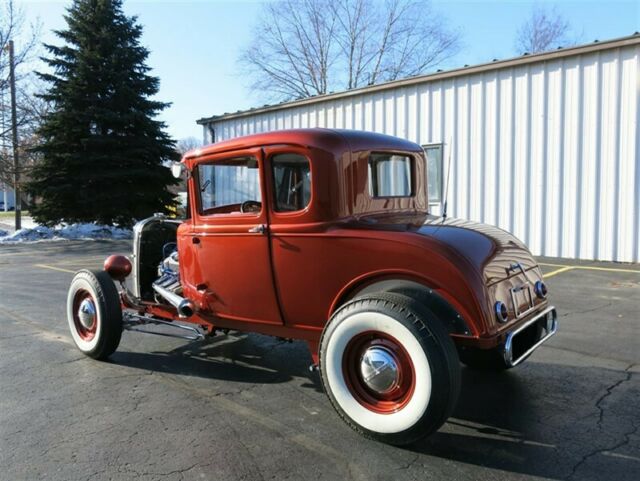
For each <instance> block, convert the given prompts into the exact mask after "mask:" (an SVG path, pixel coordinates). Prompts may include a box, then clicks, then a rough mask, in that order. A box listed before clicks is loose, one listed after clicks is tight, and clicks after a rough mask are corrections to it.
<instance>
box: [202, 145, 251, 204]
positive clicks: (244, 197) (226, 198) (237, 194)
mask: <svg viewBox="0 0 640 481" xmlns="http://www.w3.org/2000/svg"><path fill="white" fill-rule="evenodd" d="M198 183H199V190H200V209H201V213H203V214H231V213H236V214H237V213H256V212H260V211H261V210H262V204H261V202H260V201H261V194H260V171H259V169H258V161H257V160H256V159H255V158H254V157H239V158H234V159H228V160H224V161H221V162H216V163H213V164H201V165H199V166H198Z"/></svg>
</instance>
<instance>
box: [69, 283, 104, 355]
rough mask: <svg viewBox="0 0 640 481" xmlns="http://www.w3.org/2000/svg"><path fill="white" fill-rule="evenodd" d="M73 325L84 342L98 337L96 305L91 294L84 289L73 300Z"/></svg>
mask: <svg viewBox="0 0 640 481" xmlns="http://www.w3.org/2000/svg"><path fill="white" fill-rule="evenodd" d="M91 310H92V311H91ZM73 324H74V326H75V328H76V332H77V333H78V336H79V337H80V339H82V340H83V341H87V342H88V341H91V340H92V339H93V338H94V337H95V336H96V332H97V330H98V314H97V308H96V303H95V300H94V298H93V296H92V295H91V293H90V292H89V291H86V290H84V289H79V290H78V291H77V292H76V293H75V296H74V298H73Z"/></svg>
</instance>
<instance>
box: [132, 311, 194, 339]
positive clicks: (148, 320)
mask: <svg viewBox="0 0 640 481" xmlns="http://www.w3.org/2000/svg"><path fill="white" fill-rule="evenodd" d="M147 324H152V325H161V326H169V327H172V328H174V329H180V330H183V331H188V332H192V333H193V335H186V334H172V333H169V332H158V331H148V330H146V329H138V328H139V327H140V326H145V325H147ZM122 329H123V330H125V331H132V332H142V333H144V334H154V335H156V336H164V337H175V338H178V339H185V340H187V341H201V340H203V339H204V334H202V333H201V332H200V331H199V330H198V329H196V328H195V327H192V326H185V325H182V324H176V323H175V322H169V321H161V320H160V319H154V318H152V317H146V316H141V315H139V314H132V313H130V312H123V313H122Z"/></svg>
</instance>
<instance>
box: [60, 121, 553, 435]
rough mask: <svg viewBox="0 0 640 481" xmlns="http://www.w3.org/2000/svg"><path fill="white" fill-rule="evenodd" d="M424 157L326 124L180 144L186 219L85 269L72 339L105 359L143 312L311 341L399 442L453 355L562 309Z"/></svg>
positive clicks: (518, 249) (486, 360)
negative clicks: (445, 201)
mask: <svg viewBox="0 0 640 481" xmlns="http://www.w3.org/2000/svg"><path fill="white" fill-rule="evenodd" d="M425 164H426V161H425V157H424V154H423V151H422V149H421V148H420V146H418V145H416V144H414V143H411V142H408V141H405V140H400V139H397V138H394V137H388V136H384V135H379V134H372V133H364V132H355V131H339V130H325V129H304V130H290V131H280V132H272V133H265V134H258V135H252V136H249V137H243V138H238V139H235V140H230V141H225V142H220V143H218V144H215V145H212V146H209V147H206V148H203V149H201V150H196V151H193V152H191V153H188V154H187V155H186V156H185V157H184V158H183V160H182V163H181V164H177V165H176V166H177V167H178V169H174V170H178V171H180V169H183V170H185V171H186V173H187V186H188V194H189V197H188V199H189V202H188V206H187V216H186V217H187V218H186V219H184V220H181V221H177V220H172V219H168V218H165V217H163V216H160V215H158V216H154V217H152V218H150V219H146V220H143V221H141V222H139V223H138V224H137V225H136V226H135V228H134V239H133V255H132V257H131V259H129V258H127V257H125V256H117V255H116V256H111V257H109V258H108V259H107V260H106V261H105V268H104V271H86V270H83V271H80V272H78V273H77V274H76V276H75V278H74V279H73V281H72V283H71V287H70V290H69V296H68V303H67V313H68V320H69V326H70V329H71V333H72V335H73V339H74V340H75V342H76V344H77V346H78V347H79V348H80V350H81V351H83V352H84V353H85V354H87V355H88V356H90V357H93V358H96V359H104V358H106V357H108V356H109V355H110V354H112V353H113V352H114V351H115V350H116V348H117V347H118V344H119V342H120V336H121V334H122V331H123V330H125V329H130V330H140V326H143V325H146V324H168V325H170V326H172V327H175V328H177V329H179V330H180V331H181V332H183V333H184V334H185V336H184V337H186V338H188V339H199V338H202V337H203V334H214V333H216V331H217V330H225V329H234V330H242V331H251V332H258V333H262V334H268V335H273V336H279V337H284V338H293V339H301V340H304V341H306V342H307V343H308V346H309V349H310V351H311V357H312V359H313V366H314V367H317V368H319V371H320V377H321V380H322V383H323V385H324V388H325V390H326V392H327V394H328V396H329V399H330V401H331V403H332V405H333V406H334V408H335V409H336V411H337V412H338V413H339V415H340V416H341V417H342V418H343V419H344V420H345V421H346V422H347V423H348V424H349V425H350V426H352V427H353V428H354V429H356V430H357V431H359V432H361V433H363V434H365V435H367V436H369V437H372V438H375V439H379V440H382V441H385V442H389V443H393V444H405V443H409V442H412V441H414V440H416V439H418V438H420V437H422V436H425V435H427V434H429V433H432V432H434V431H435V430H437V429H438V428H439V427H440V426H441V425H442V423H443V422H444V421H445V420H446V419H447V417H448V416H449V415H450V414H451V412H452V410H453V408H454V406H455V403H456V399H457V396H458V391H459V385H460V361H462V363H464V364H466V365H468V366H469V367H471V368H489V369H506V368H511V367H513V366H516V365H517V364H519V363H520V362H522V361H523V360H524V359H525V358H527V357H528V356H529V355H530V354H531V353H532V352H533V351H534V350H535V349H536V348H537V347H538V346H539V345H540V344H541V343H543V342H544V341H546V340H547V339H549V337H551V336H552V335H553V334H554V333H555V332H556V327H557V320H556V312H555V309H554V308H553V307H551V306H550V305H549V303H548V301H547V289H546V286H545V284H544V282H543V280H542V274H541V272H540V269H539V267H538V265H537V264H536V261H535V260H534V259H533V257H532V256H531V254H530V253H529V251H528V250H527V248H526V247H525V246H524V245H523V244H522V243H521V242H520V241H518V240H517V239H516V238H514V237H513V236H512V235H510V234H508V233H507V232H505V231H502V230H500V229H498V228H495V227H492V226H488V225H483V224H478V223H473V222H468V221H462V220H454V219H447V218H442V217H435V216H432V215H430V214H429V212H428V196H427V182H426V165H425ZM176 166H174V167H176ZM178 173H179V172H178ZM114 281H115V283H114ZM116 285H117V286H118V287H117V288H116ZM165 334H166V331H165Z"/></svg>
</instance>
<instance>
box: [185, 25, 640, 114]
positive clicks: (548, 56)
mask: <svg viewBox="0 0 640 481" xmlns="http://www.w3.org/2000/svg"><path fill="white" fill-rule="evenodd" d="M636 44H640V33H638V32H636V33H634V34H633V35H630V36H627V37H621V38H617V39H612V40H606V41H603V42H598V41H596V42H593V43H590V44H587V45H577V46H573V47H566V48H562V49H557V50H552V51H549V52H542V53H537V54H532V55H528V54H525V55H522V56H520V57H513V58H510V59H506V60H496V61H493V62H487V63H483V64H479V65H474V66H470V67H461V68H457V69H452V70H447V71H444V72H435V73H430V74H425V75H418V76H415V77H409V78H404V79H400V80H392V81H390V82H385V83H380V84H375V85H367V86H365V87H359V88H356V89H352V90H344V91H342V92H336V93H330V94H324V95H316V96H313V97H307V98H304V99H300V100H292V101H290V102H282V103H279V104H274V105H269V106H267V107H259V108H253V109H248V110H243V111H240V112H234V113H229V114H222V115H214V116H211V117H203V118H201V119H198V120H196V123H197V124H199V125H206V124H210V123H212V122H215V121H217V120H230V119H236V118H242V117H248V116H250V115H256V114H262V113H267V112H272V111H275V110H281V109H283V108H291V107H300V106H303V105H308V104H314V103H319V102H324V101H327V100H334V99H339V98H343V97H351V96H354V95H360V94H364V93H371V92H378V91H383V90H389V89H393V88H399V87H406V86H410V85H414V84H419V83H425V82H435V81H438V80H444V79H448V78H453V77H459V76H462V75H473V74H476V73H481V72H485V71H487V70H499V69H504V68H510V67H514V66H519V65H527V64H530V63H536V62H547V61H550V60H556V59H559V58H564V57H569V56H572V55H584V54H588V53H591V52H596V51H600V50H608V49H613V48H620V47H626V46H629V45H636Z"/></svg>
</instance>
